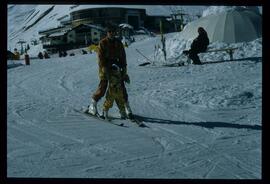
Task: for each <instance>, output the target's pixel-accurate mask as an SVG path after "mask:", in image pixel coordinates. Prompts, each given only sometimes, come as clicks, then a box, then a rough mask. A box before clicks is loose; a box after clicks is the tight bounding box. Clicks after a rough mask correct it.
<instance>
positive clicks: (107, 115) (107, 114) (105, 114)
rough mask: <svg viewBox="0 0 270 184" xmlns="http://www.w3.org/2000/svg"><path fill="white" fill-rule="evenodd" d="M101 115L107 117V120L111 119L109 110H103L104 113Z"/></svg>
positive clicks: (103, 117)
mask: <svg viewBox="0 0 270 184" xmlns="http://www.w3.org/2000/svg"><path fill="white" fill-rule="evenodd" d="M100 117H101V118H102V119H105V120H108V121H110V118H109V113H108V111H105V110H103V111H102V115H101V116H100Z"/></svg>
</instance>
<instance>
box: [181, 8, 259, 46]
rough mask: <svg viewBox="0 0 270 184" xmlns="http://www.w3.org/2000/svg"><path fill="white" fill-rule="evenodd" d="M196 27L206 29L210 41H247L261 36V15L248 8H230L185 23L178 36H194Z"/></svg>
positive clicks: (196, 34)
mask: <svg viewBox="0 0 270 184" xmlns="http://www.w3.org/2000/svg"><path fill="white" fill-rule="evenodd" d="M198 27H203V28H204V29H205V30H206V31H207V33H208V37H209V40H210V42H215V41H220V42H225V43H237V42H247V41H252V40H255V39H257V38H260V37H261V36H262V17H261V15H260V14H258V13H256V12H254V11H252V10H249V9H243V8H242V9H240V8H237V9H231V10H230V11H225V12H221V13H218V14H211V15H208V16H205V17H202V18H200V19H198V20H195V21H193V22H191V23H189V24H187V25H186V26H185V28H184V30H183V31H182V32H181V33H180V37H181V38H182V39H186V40H191V39H194V38H196V37H197V36H198V32H197V30H198Z"/></svg>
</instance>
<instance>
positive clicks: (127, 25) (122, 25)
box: [119, 24, 133, 29]
mask: <svg viewBox="0 0 270 184" xmlns="http://www.w3.org/2000/svg"><path fill="white" fill-rule="evenodd" d="M119 27H121V28H129V29H133V26H132V25H130V24H119Z"/></svg>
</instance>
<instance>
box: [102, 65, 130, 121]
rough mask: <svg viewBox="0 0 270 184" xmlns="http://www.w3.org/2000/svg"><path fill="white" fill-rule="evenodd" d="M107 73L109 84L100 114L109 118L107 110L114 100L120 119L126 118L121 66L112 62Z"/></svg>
mask: <svg viewBox="0 0 270 184" xmlns="http://www.w3.org/2000/svg"><path fill="white" fill-rule="evenodd" d="M108 73H109V77H108V82H109V84H108V85H109V86H108V90H107V92H106V100H105V102H104V104H103V112H102V116H104V118H105V119H109V117H108V111H109V109H110V108H111V107H112V106H113V103H114V101H115V102H116V105H117V107H118V109H119V113H120V116H121V119H126V117H127V115H126V112H125V102H126V100H125V97H124V95H125V94H124V91H125V85H124V83H123V75H122V71H121V68H120V67H119V66H118V65H116V64H113V65H112V66H111V67H110V69H109V71H108Z"/></svg>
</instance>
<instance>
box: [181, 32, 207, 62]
mask: <svg viewBox="0 0 270 184" xmlns="http://www.w3.org/2000/svg"><path fill="white" fill-rule="evenodd" d="M198 33H199V35H198V37H197V38H195V39H194V40H193V42H192V43H191V47H190V50H185V51H183V53H184V54H185V55H188V57H189V58H190V59H192V61H193V63H194V64H197V65H201V64H202V63H201V61H200V58H199V56H198V54H199V53H200V52H205V51H206V50H207V46H208V45H209V38H208V35H207V32H206V31H205V30H204V28H202V27H199V28H198Z"/></svg>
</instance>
